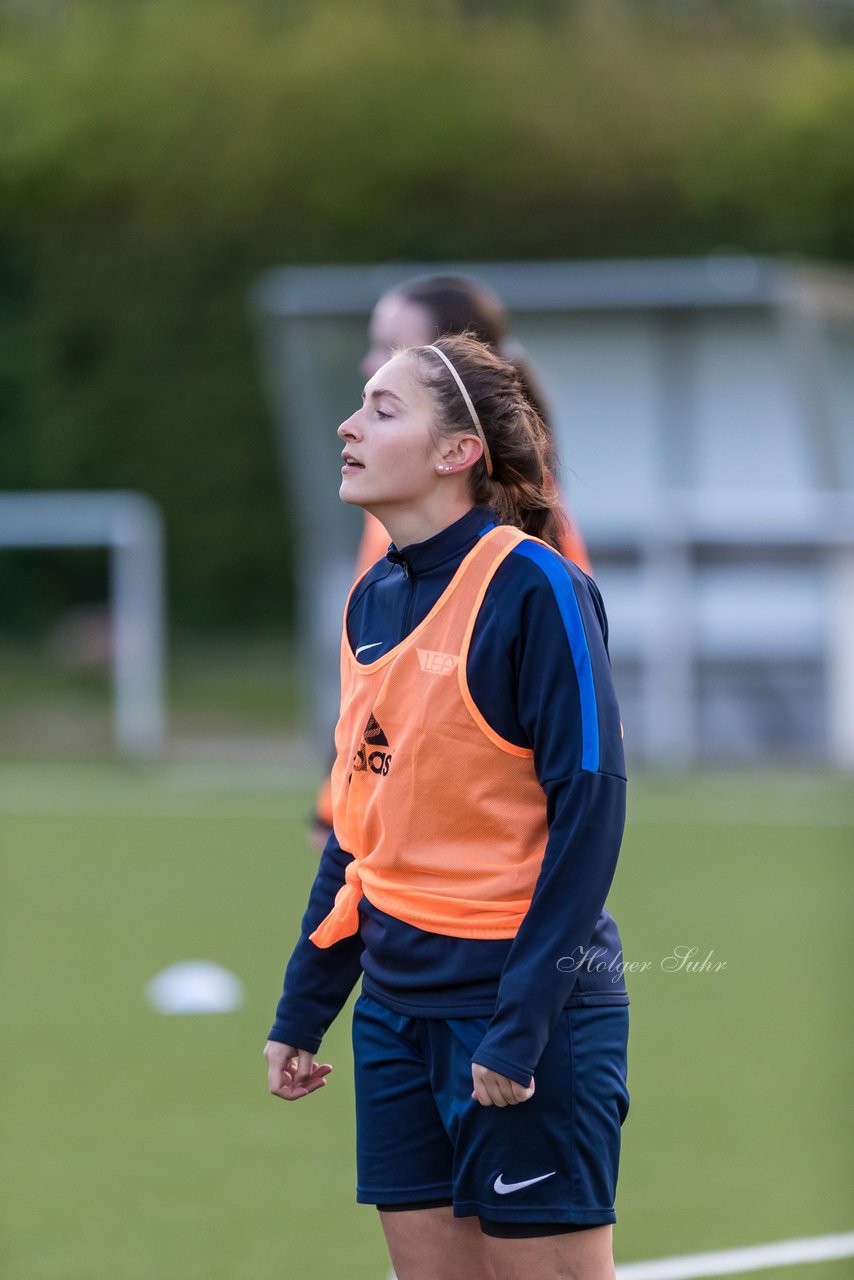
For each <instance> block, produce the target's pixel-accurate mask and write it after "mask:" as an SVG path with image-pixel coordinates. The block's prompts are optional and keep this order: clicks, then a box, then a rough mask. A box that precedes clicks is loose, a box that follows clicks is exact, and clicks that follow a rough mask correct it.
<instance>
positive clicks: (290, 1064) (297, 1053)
mask: <svg viewBox="0 0 854 1280" xmlns="http://www.w3.org/2000/svg"><path fill="white" fill-rule="evenodd" d="M264 1057H265V1058H266V1059H267V1081H268V1084H269V1086H270V1092H271V1093H274V1094H275V1095H276V1097H277V1098H284V1100H285V1101H286V1102H295V1101H296V1100H297V1099H298V1098H305V1097H307V1096H308V1094H310V1093H314V1092H315V1091H316V1090H317V1089H322V1088H323V1086H324V1085H325V1084H326V1076H328V1075H329V1072H330V1071H331V1070H332V1067H331V1066H330V1065H329V1064H328V1063H326V1064H324V1065H321V1064H320V1063H318V1062H315V1061H314V1054H313V1053H309V1051H308V1049H297V1048H296V1047H295V1046H294V1045H292V1044H280V1043H279V1042H278V1040H268V1041H267V1046H266V1048H265V1049H264Z"/></svg>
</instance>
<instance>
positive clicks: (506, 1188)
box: [492, 1169, 557, 1196]
mask: <svg viewBox="0 0 854 1280" xmlns="http://www.w3.org/2000/svg"><path fill="white" fill-rule="evenodd" d="M556 1173H557V1169H552V1171H551V1173H541V1174H540V1176H539V1178H528V1179H527V1181H526V1182H505V1181H504V1175H503V1173H499V1175H498V1177H497V1178H496V1179H495V1182H494V1183H493V1184H492V1187H493V1190H494V1191H497V1192H498V1194H499V1195H500V1196H508V1195H509V1194H510V1192H511V1191H521V1190H522V1188H523V1187H532V1186H533V1185H534V1183H535V1182H545V1180H546V1178H553V1177H554V1176H555V1174H556Z"/></svg>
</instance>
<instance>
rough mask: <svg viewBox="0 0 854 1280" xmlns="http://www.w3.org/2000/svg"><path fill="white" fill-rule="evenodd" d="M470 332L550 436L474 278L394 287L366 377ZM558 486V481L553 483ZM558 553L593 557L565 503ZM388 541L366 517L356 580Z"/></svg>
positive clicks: (493, 305)
mask: <svg viewBox="0 0 854 1280" xmlns="http://www.w3.org/2000/svg"><path fill="white" fill-rule="evenodd" d="M459 333H470V334H472V336H473V337H475V338H477V339H478V341H479V342H483V343H485V344H486V345H487V346H489V347H492V348H493V349H494V350H495V351H497V352H498V353H499V355H501V356H502V357H503V358H504V359H505V360H508V361H510V363H511V364H513V365H514V366H515V368H516V370H517V371H518V374H519V378H520V381H521V383H522V387H523V390H524V393H525V396H526V398H527V400H528V402H529V403H530V404H532V405H533V406H534V408H535V409H536V410H537V412H538V413H539V415H540V419H541V421H542V422H543V423H544V425H545V427H546V430H547V431H548V429H549V428H548V413H547V410H546V402H545V397H544V396H543V394H542V392H541V390H540V388H539V387H538V385H537V381H536V377H535V375H534V373H533V371H532V370H531V368H530V366H529V364H528V361H527V358H526V356H525V352H524V350H523V348H522V347H521V346H520V345H519V343H517V342H514V341H513V340H512V339H511V338H510V337H509V334H508V323H507V312H506V310H505V307H504V304H503V302H502V301H501V299H500V298H499V296H498V294H497V293H495V292H494V290H492V289H490V288H489V286H488V285H486V284H484V283H483V281H481V280H476V279H475V278H474V277H472V276H462V275H435V276H417V277H415V278H413V279H412V280H407V281H404V282H403V283H402V284H399V285H395V287H394V288H393V289H390V290H389V291H388V292H387V293H384V294H383V295H382V297H381V298H380V299H379V301H378V302H377V303H376V305H375V306H374V309H373V311H372V313H371V319H370V323H369V327H368V335H369V342H370V345H369V347H368V350H367V352H366V353H365V356H364V359H363V360H362V373H363V374H364V376H365V377H366V378H371V377H373V375H374V374H375V373H376V372H377V370H378V369H380V368H381V367H382V366H383V365H384V364H385V363H386V361H387V360H388V359H389V358H390V356H391V355H392V354H393V353H394V352H395V351H397V350H398V349H400V348H402V347H416V346H423V345H426V344H427V343H430V342H435V341H436V339H437V338H441V337H444V336H446V335H451V334H459ZM555 484H557V481H556V480H555ZM560 522H561V531H560V550H561V552H562V554H563V555H565V556H566V557H567V559H568V560H572V562H573V563H574V564H577V565H578V567H579V568H580V569H583V570H584V572H585V573H590V572H591V566H590V558H589V556H588V554H587V548H586V546H585V545H584V540H583V538H582V537H581V534H580V532H579V530H578V527H577V525H576V524H575V523H574V521H573V520H572V519H571V517H570V515H569V512H568V508H567V505H566V502H565V501H564V500H563V498H561V505H560ZM390 541H391V540H390V538H389V536H388V532H387V530H386V529H384V528H383V526H382V524H381V523H380V521H379V520H377V519H376V518H375V517H374V516H372V515H370V514H369V513H368V512H365V523H364V529H363V532H362V538H361V542H360V544H359V551H358V555H357V558H356V574H355V576H356V578H360V577H361V576H362V575H363V574H364V573H367V571H368V569H370V568H371V566H372V565H373V564H376V562H377V561H378V560H381V559H382V558H383V556H384V555H386V554H387V552H388V549H389V542H390ZM331 804H332V802H331V793H330V784H329V779H328V778H327V779H325V780H324V782H323V783H322V784H321V786H320V789H319V791H318V794H317V800H316V802H315V813H314V820H313V830H312V839H313V843H314V844H315V845H316V847H317V848H318V849H322V848H323V845H324V843H325V841H326V837H327V836H328V834H329V831H330V828H331V826H332V808H331Z"/></svg>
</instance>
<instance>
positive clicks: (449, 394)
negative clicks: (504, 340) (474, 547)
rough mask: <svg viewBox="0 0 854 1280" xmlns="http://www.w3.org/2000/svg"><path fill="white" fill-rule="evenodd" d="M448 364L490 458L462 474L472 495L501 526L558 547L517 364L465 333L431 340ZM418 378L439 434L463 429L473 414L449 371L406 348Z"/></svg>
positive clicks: (558, 524)
mask: <svg viewBox="0 0 854 1280" xmlns="http://www.w3.org/2000/svg"><path fill="white" fill-rule="evenodd" d="M435 345H436V346H437V347H438V348H439V350H440V351H443V352H444V354H445V355H446V356H447V358H448V359H449V360H450V361H451V363H452V364H453V366H454V368H455V369H456V371H457V373H458V375H459V377H460V378H461V380H462V382H463V385H464V386H465V388H466V391H467V392H468V394H469V397H470V399H471V401H472V404H473V405H474V408H475V411H476V413H477V416H478V418H479V420H480V425H481V427H482V429H483V433H484V436H485V437H486V441H487V444H488V447H489V453H490V456H491V459H492V475H491V476H489V475H487V471H486V466H485V464H484V461H483V459H482V458H481V459H480V461H478V462H477V463H475V465H474V466H473V467H472V468H471V470H470V471H469V476H470V485H471V497H472V501H473V502H476V503H485V504H486V505H487V506H490V507H492V509H493V511H494V512H495V513H496V515H497V516H498V519H499V521H500V522H501V524H512V525H515V526H516V527H517V528H518V529H522V530H524V532H525V533H530V534H533V535H534V537H537V538H541V539H542V540H543V541H544V542H548V543H549V545H550V546H552V547H554V548H555V549H556V550H559V549H560V539H561V536H562V534H563V532H564V530H563V520H562V518H561V515H560V512H559V509H558V503H559V498H558V493H557V485H556V483H555V479H554V472H555V467H556V463H557V460H556V457H555V450H554V445H553V443H552V439H551V436H550V435H549V433H548V432H547V431H546V428H545V426H544V425H543V421H542V418H541V417H540V415H539V413H538V412H537V410H536V409H535V408H534V407H533V406H532V405H531V404H530V402H529V401H528V400H527V399H526V397H525V394H524V391H523V389H522V384H521V382H520V380H519V375H518V372H517V370H516V368H515V367H514V366H513V365H512V364H509V363H508V362H507V361H506V360H502V359H501V357H500V356H499V355H497V354H496V352H495V351H494V350H493V349H492V348H491V347H488V346H485V345H484V343H482V342H479V341H478V340H477V339H476V338H475V337H473V336H472V335H471V334H470V333H463V334H457V335H454V336H453V337H450V336H449V337H444V338H439V340H438V341H437V342H436V343H435ZM406 354H407V355H409V356H412V357H414V358H415V359H416V360H417V361H418V378H419V380H420V381H421V382H422V384H423V385H424V386H425V387H426V388H427V389H428V390H429V391H430V392H431V393H432V395H433V396H434V398H435V400H436V406H437V412H436V418H437V424H438V426H437V429H438V432H439V434H440V435H458V434H462V433H465V434H470V433H471V431H472V419H471V416H470V414H469V410H468V407H467V406H466V403H465V400H464V399H463V397H462V395H461V393H460V389H459V387H458V386H457V384H456V382H455V381H454V378H453V376H452V374H451V373H450V372H449V370H448V369H447V368H446V366H445V364H444V361H443V360H441V359H440V358H439V356H437V355H436V353H435V351H431V350H430V348H429V347H411V348H410V349H409V350H408V351H407V353H406Z"/></svg>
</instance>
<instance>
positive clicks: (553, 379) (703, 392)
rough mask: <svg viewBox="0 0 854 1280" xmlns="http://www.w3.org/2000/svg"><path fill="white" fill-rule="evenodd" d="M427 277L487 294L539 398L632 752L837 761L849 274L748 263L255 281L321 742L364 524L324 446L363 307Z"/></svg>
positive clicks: (349, 372) (308, 271) (846, 507)
mask: <svg viewBox="0 0 854 1280" xmlns="http://www.w3.org/2000/svg"><path fill="white" fill-rule="evenodd" d="M440 272H441V273H445V272H454V273H463V274H468V275H474V276H477V277H479V278H480V279H482V280H484V281H485V282H486V283H487V284H489V285H491V286H492V288H494V289H495V290H496V291H497V292H498V294H499V295H500V296H501V297H502V298H503V299H504V301H505V303H506V305H507V307H508V310H509V312H510V316H511V328H512V333H513V336H514V337H515V338H516V339H518V340H519V341H520V342H521V343H522V345H523V346H524V347H525V349H526V351H527V353H528V356H529V357H530V360H531V362H532V364H533V366H534V367H535V369H536V371H537V374H538V375H539V378H540V380H541V382H542V384H543V386H544V388H545V391H546V394H547V397H548V399H549V402H550V405H551V421H552V425H553V427H554V431H555V435H556V438H557V443H558V449H559V453H560V456H561V460H562V464H563V471H562V477H561V479H562V483H563V485H564V488H565V490H566V492H567V494H568V496H569V502H570V506H571V509H572V512H573V515H574V516H575V517H576V518H577V520H578V522H579V524H580V526H581V529H582V532H583V534H584V536H585V538H586V540H587V543H588V546H589V548H590V552H591V556H592V560H593V564H594V569H595V573H596V577H597V580H598V581H599V584H600V586H601V588H602V591H603V594H604V597H605V603H606V607H607V609H608V614H609V619H610V625H611V656H612V660H613V664H614V672H615V678H616V682H617V688H618V692H619V695H620V699H621V705H622V709H623V719H624V722H625V725H626V743H627V748H628V749H629V751H630V752H631V753H632V755H633V756H634V757H635V758H643V759H646V760H648V761H650V762H657V763H666V764H680V765H690V764H692V763H694V762H696V761H699V760H708V759H714V758H717V759H721V760H724V759H735V758H742V759H743V758H761V757H766V756H771V757H775V758H780V757H791V758H793V759H796V758H797V759H804V758H813V759H817V760H819V759H824V760H830V761H832V762H834V763H836V764H837V765H839V766H841V767H851V766H852V765H854V643H852V636H854V272H850V271H847V272H846V271H840V270H832V269H828V268H818V267H813V266H807V265H790V264H786V263H782V262H777V261H771V260H763V259H754V258H747V257H741V256H731V257H715V258H708V259H696V260H693V259H684V260H663V261H655V260H650V261H627V262H585V263H574V262H538V263H503V264H496V263H453V264H447V263H445V264H434V265H431V266H429V267H427V266H423V265H422V266H419V265H418V264H406V265H395V266H384V267H315V268H280V269H277V270H272V271H270V272H268V273H267V274H266V275H264V276H263V277H262V278H261V280H260V281H259V282H258V284H257V286H256V288H255V290H254V293H253V311H254V314H255V317H256V319H257V329H258V335H259V342H260V349H261V353H262V360H263V368H264V373H265V377H266V380H267V384H268V387H269V392H270V399H271V405H272V408H273V414H274V421H275V428H276V435H277V439H278V443H279V456H280V459H281V468H282V480H283V485H284V491H285V494H286V500H287V502H288V503H289V505H290V507H291V509H292V511H293V516H294V525H295V529H296V530H297V533H298V535H299V536H298V539H297V555H298V559H299V563H298V580H299V583H300V590H301V613H302V630H303V641H304V660H305V662H306V669H307V672H308V673H310V675H311V677H312V679H311V682H310V688H311V690H312V704H311V705H312V709H313V711H314V719H315V723H316V724H317V725H318V726H319V727H320V728H321V732H322V733H328V729H329V725H330V724H331V723H332V720H333V718H334V708H335V702H336V688H337V650H338V640H339V635H340V619H341V609H342V606H343V601H344V598H345V595H346V591H347V589H348V587H349V585H350V581H351V578H352V571H353V558H354V554H355V548H356V544H357V540H358V535H359V529H360V513H358V512H354V511H352V510H349V509H347V508H346V507H344V506H343V504H341V503H340V502H339V501H338V499H337V489H338V483H339V466H340V459H339V451H340V442H339V441H338V439H337V437H336V434H335V430H336V428H337V426H338V424H339V422H340V421H341V420H342V419H343V418H344V417H346V416H347V415H348V414H349V413H350V412H352V409H353V407H354V406H355V405H356V404H357V402H358V397H359V394H360V391H361V385H362V380H361V378H360V375H359V368H358V367H359V360H360V358H361V356H362V354H363V352H364V349H365V345H366V325H367V319H368V316H369V313H370V310H371V308H372V306H373V304H374V302H375V301H376V299H377V298H378V297H379V296H380V295H381V294H382V293H383V292H384V291H385V290H387V289H388V288H390V287H392V286H393V285H395V284H396V283H398V282H400V281H402V280H404V279H408V278H411V277H412V276H414V275H419V274H434V273H440Z"/></svg>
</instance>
